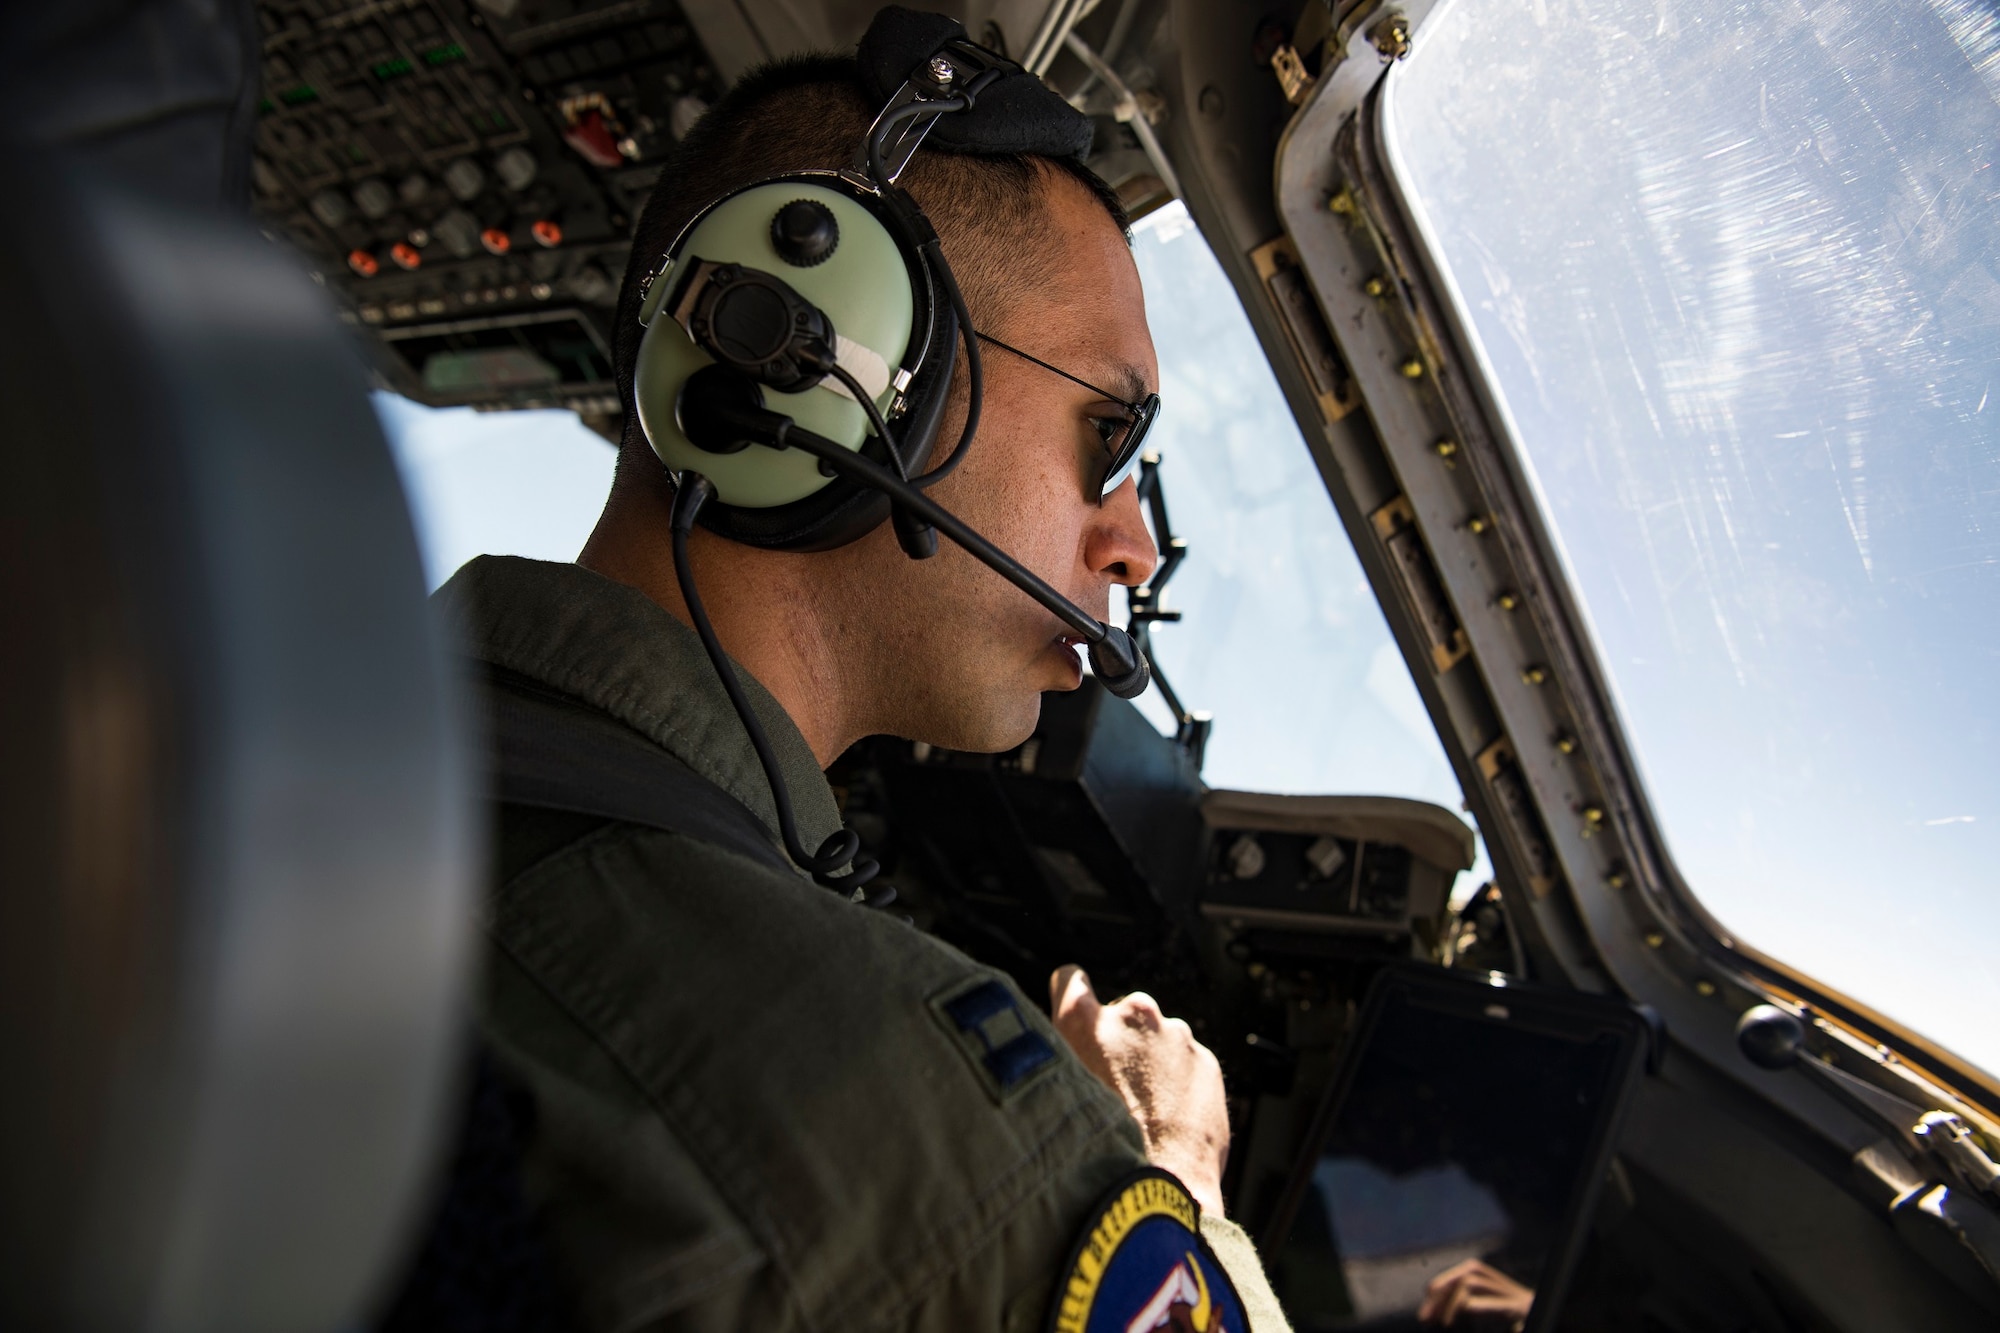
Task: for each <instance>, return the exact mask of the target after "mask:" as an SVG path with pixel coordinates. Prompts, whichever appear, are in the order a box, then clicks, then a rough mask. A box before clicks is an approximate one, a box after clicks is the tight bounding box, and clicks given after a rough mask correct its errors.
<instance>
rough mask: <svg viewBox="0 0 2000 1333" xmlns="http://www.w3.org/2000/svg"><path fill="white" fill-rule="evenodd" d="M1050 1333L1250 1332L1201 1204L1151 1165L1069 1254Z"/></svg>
mask: <svg viewBox="0 0 2000 1333" xmlns="http://www.w3.org/2000/svg"><path fill="white" fill-rule="evenodd" d="M1048 1327H1049V1329H1050V1333H1151V1330H1154V1329H1163V1330H1167V1333H1249V1328H1250V1320H1249V1318H1248V1317H1247V1316H1246V1315H1245V1314H1244V1311H1243V1301H1242V1299H1241V1298H1240V1297H1238V1296H1237V1294H1236V1288H1235V1287H1234V1286H1232V1285H1230V1281H1229V1275H1228V1274H1227V1273H1225V1272H1223V1271H1222V1265H1221V1264H1219V1263H1217V1262H1216V1259H1215V1255H1214V1254H1213V1253H1212V1252H1211V1251H1210V1250H1209V1248H1208V1243H1207V1242H1206V1241H1204V1240H1203V1239H1202V1238H1201V1205H1199V1204H1197V1203H1196V1202H1195V1201H1194V1198H1193V1196H1192V1195H1190V1194H1189V1193H1188V1192H1187V1189H1186V1187H1185V1186H1183V1185H1182V1184H1181V1183H1180V1181H1178V1180H1176V1179H1174V1178H1173V1177H1172V1176H1170V1175H1168V1174H1167V1173H1166V1172H1164V1171H1160V1170H1157V1169H1153V1168H1148V1169H1146V1170H1144V1171H1142V1172H1140V1173H1139V1174H1138V1175H1135V1176H1132V1177H1131V1178H1129V1179H1127V1180H1126V1181H1125V1182H1124V1183H1123V1184H1121V1185H1120V1186H1118V1188H1117V1189H1115V1190H1113V1191H1111V1193H1110V1194H1108V1195H1106V1196H1105V1198H1104V1200H1103V1201H1102V1202H1101V1203H1099V1204H1098V1206H1097V1207H1096V1209H1094V1210H1093V1211H1092V1213H1091V1215H1090V1221H1089V1224H1088V1225H1087V1226H1086V1227H1085V1228H1084V1231H1083V1235H1082V1237H1081V1238H1079V1239H1078V1241H1077V1244H1076V1250H1075V1252H1074V1253H1072V1254H1071V1255H1070V1260H1069V1264H1068V1265H1067V1266H1066V1267H1065V1269H1064V1275H1063V1280H1062V1282H1061V1284H1060V1285H1059V1286H1058V1287H1057V1288H1056V1297H1055V1306H1054V1308H1053V1309H1052V1310H1050V1312H1049V1324H1048Z"/></svg>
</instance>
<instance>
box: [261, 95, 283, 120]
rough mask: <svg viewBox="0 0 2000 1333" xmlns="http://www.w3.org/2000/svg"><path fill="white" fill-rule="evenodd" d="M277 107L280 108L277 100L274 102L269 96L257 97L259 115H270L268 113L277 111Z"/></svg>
mask: <svg viewBox="0 0 2000 1333" xmlns="http://www.w3.org/2000/svg"><path fill="white" fill-rule="evenodd" d="M277 109H278V104H277V103H276V102H273V101H272V100H271V99H270V98H268V97H260V98H258V99H257V114H258V115H260V116H268V115H270V114H271V113H272V112H273V111H276V110H277Z"/></svg>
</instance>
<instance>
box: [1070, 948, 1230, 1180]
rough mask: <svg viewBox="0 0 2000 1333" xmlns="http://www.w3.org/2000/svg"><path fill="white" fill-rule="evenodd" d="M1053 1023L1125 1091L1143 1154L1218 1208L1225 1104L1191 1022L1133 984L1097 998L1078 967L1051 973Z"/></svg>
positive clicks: (1091, 1066) (1210, 1058)
mask: <svg viewBox="0 0 2000 1333" xmlns="http://www.w3.org/2000/svg"><path fill="white" fill-rule="evenodd" d="M1049 1009H1050V1012H1051V1013H1053V1014H1054V1016H1055V1022H1056V1031H1058V1032H1060V1033H1062V1035H1063V1040H1065V1041H1067V1042H1068V1043H1069V1045H1070V1049H1071V1050H1073V1051H1075V1052H1076V1054H1077V1058H1078V1059H1080V1060H1082V1061H1083V1063H1084V1067H1085V1068H1086V1069H1088V1070H1090V1072H1091V1073H1093V1074H1095V1075H1097V1077H1098V1078H1100V1079H1102V1080H1103V1081H1104V1083H1105V1086H1107V1087H1109V1088H1110V1089H1111V1090H1112V1091H1113V1092H1115V1093H1117V1094H1118V1095H1119V1096H1120V1097H1123V1098H1124V1099H1125V1105H1126V1106H1127V1107H1129V1108H1130V1109H1131V1112H1132V1118H1133V1119H1134V1120H1137V1121H1138V1122H1139V1133H1140V1134H1141V1135H1142V1136H1143V1137H1144V1138H1145V1140H1146V1158H1147V1160H1148V1161H1150V1162H1152V1164H1153V1165H1154V1166H1158V1167H1162V1168H1164V1169H1166V1170H1168V1171H1171V1172H1173V1173H1174V1174H1175V1175H1176V1176H1179V1177H1180V1180H1181V1183H1182V1184H1183V1185H1186V1186H1187V1188H1188V1193H1190V1194H1192V1195H1194V1198H1195V1202H1196V1203H1199V1204H1200V1205H1201V1206H1202V1211H1204V1212H1210V1213H1214V1214H1215V1215H1216V1216H1217V1217H1220V1216H1222V1165H1223V1163H1224V1162H1226V1161H1228V1160H1229V1105H1228V1102H1227V1101H1226V1100H1225V1099H1224V1096H1223V1092H1222V1066H1221V1065H1220V1064H1218V1063H1217V1062H1216V1059H1215V1055H1214V1053H1213V1052H1211V1051H1210V1050H1209V1049H1208V1048H1207V1047H1206V1046H1203V1045H1202V1044H1201V1043H1200V1042H1198V1041H1196V1040H1195V1039H1194V1033H1192V1032H1190V1031H1189V1030H1188V1025H1187V1024H1186V1023H1183V1022H1182V1021H1181V1020H1180V1019H1178V1018H1168V1017H1166V1016H1165V1015H1164V1014H1162V1013H1161V1012H1160V1006H1159V1005H1158V1004H1157V1003H1155V1002H1154V1000H1153V997H1152V996H1150V995H1147V994H1145V993H1143V992H1139V991H1135V992H1133V993H1132V994H1130V995H1127V996H1126V997H1125V998H1124V999H1122V1000H1117V1001H1114V1002H1113V1003H1111V1004H1100V1003H1098V999H1097V995H1096V993H1095V992H1094V991H1092V990H1091V988H1090V978H1089V977H1087V976H1085V975H1084V974H1083V971H1082V969H1081V968H1077V967H1059V968H1057V969H1056V971H1055V973H1054V975H1052V976H1051V977H1050V978H1049Z"/></svg>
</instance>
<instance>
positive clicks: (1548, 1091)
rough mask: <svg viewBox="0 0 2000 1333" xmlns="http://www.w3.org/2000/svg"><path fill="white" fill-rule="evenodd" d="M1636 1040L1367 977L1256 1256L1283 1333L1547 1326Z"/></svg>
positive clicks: (1538, 1005)
mask: <svg viewBox="0 0 2000 1333" xmlns="http://www.w3.org/2000/svg"><path fill="white" fill-rule="evenodd" d="M1647 1039H1648V1029H1647V1022H1646V1019H1645V1017H1644V1016H1643V1015H1642V1014H1641V1013H1640V1012H1639V1011H1637V1010H1635V1009H1633V1008H1631V1007H1630V1006H1628V1005H1625V1004H1623V1003H1620V1002H1618V1001H1615V1000H1608V999H1603V998H1600V997H1596V996H1587V995H1580V994H1576V993H1560V994H1559V993H1554V992H1550V991H1545V990H1540V989H1536V988H1533V987H1524V986H1522V985H1520V984H1519V983H1516V982H1512V981H1509V980H1508V979H1506V978H1503V977H1501V976H1499V975H1498V974H1497V973H1496V974H1491V975H1490V977H1489V978H1486V979H1482V978H1477V977H1468V976H1465V975H1464V974H1454V973H1450V972H1446V971H1444V970H1442V969H1439V968H1430V967H1417V966H1399V967H1395V968H1391V969H1388V970H1386V971H1384V972H1383V973H1381V975H1380V976H1379V978H1378V979H1377V981H1376V982H1375V985H1374V986H1373V987H1372V988H1371V990H1370V992H1369V995H1368V999H1367V1002H1366V1004H1365V1006H1364V1008H1363V1011H1362V1014H1361V1018H1360V1022H1359V1024H1358V1026H1357V1028H1356V1031H1355V1035H1354V1038H1353V1040H1352V1042H1351V1043H1350V1044H1349V1045H1348V1046H1347V1048H1346V1051H1345V1054H1344V1057H1343V1061H1342V1064H1341V1067H1340V1069H1339V1071H1338V1072H1337V1074H1336V1076H1335V1078H1334V1081H1333V1084H1332V1086H1331V1088H1330V1089H1329V1091H1328V1094H1327V1098H1326V1101H1325V1102H1324V1103H1323V1104H1322V1107H1321V1109H1320V1112H1319V1115H1318V1117H1317V1119H1316V1121H1315V1122H1314V1126H1313V1129H1312V1131H1311V1132H1310V1133H1309V1134H1308V1135H1307V1137H1306V1141H1305V1147H1304V1149H1303V1150H1302V1151H1301V1153H1300V1154H1299V1158H1298V1161H1297V1164H1296V1166H1295V1167H1294V1169H1293V1172H1292V1177H1291V1180H1290V1181H1289V1183H1288V1185H1287V1187H1286V1190H1285V1192H1284V1194H1283V1196H1282V1197H1281V1199H1280V1201H1279V1203H1278V1207H1277V1209H1276V1212H1275V1215H1274V1216H1273V1218H1272V1220H1271V1222H1270V1224H1269V1225H1268V1227H1267V1229H1266V1233H1265V1235H1264V1237H1263V1238H1262V1246H1261V1248H1262V1249H1263V1252H1264V1254H1265V1256H1266V1261H1267V1262H1268V1263H1269V1264H1270V1266H1271V1270H1272V1279H1273V1283H1274V1285H1275V1286H1276V1288H1277V1290H1278V1294H1279V1296H1280V1298H1281V1299H1282V1300H1283V1301H1284V1303H1285V1308H1286V1310H1287V1311H1288V1312H1289V1313H1290V1314H1291V1317H1292V1322H1293V1326H1294V1327H1295V1328H1297V1329H1298V1330H1299V1331H1300V1333H1307V1331H1308V1330H1321V1329H1326V1330H1331V1329H1342V1330H1346V1329H1368V1330H1371V1331H1374V1333H1391V1331H1392V1330H1404V1329H1408V1330H1417V1329H1423V1328H1432V1327H1446V1326H1449V1327H1455V1328H1467V1327H1471V1328H1489V1327H1490V1328H1496V1329H1524V1330H1537V1329H1543V1328H1548V1327H1550V1326H1551V1325H1552V1321H1553V1320H1554V1317H1555V1313H1556V1307H1557V1305H1558V1303H1559V1301H1560V1298H1561V1288H1562V1285H1563V1282H1564V1279H1565V1278H1566V1276H1567V1275H1568V1271H1569V1268H1570V1266H1571V1264H1572V1263H1573V1262H1574V1260H1575V1257H1576V1253H1577V1249H1578V1242H1579V1240H1580V1239H1581V1233H1582V1228H1583V1225H1584V1223H1585V1222H1586V1221H1587V1220H1588V1218H1589V1216H1590V1208H1591V1205H1592V1200H1593V1199H1594V1197H1595V1195H1596V1192H1597V1184H1598V1182H1599V1180H1600V1179H1601V1178H1602V1176H1603V1174H1604V1171H1605V1165H1606V1159H1607V1157H1608V1155H1609V1153H1610V1150H1611V1146H1612V1142H1613V1132H1614V1130H1615V1128H1616V1125H1617V1121H1618V1117H1619V1113H1620V1111H1621V1110H1622V1109H1623V1106H1624V1102H1625V1100H1626V1097H1627V1094H1628V1093H1629V1091H1630V1089H1631V1087H1632V1085H1633V1082H1634V1079H1635V1076H1636V1075H1637V1073H1638V1072H1639V1070H1640V1068H1641V1066H1642V1064H1643V1062H1644V1057H1645V1053H1646V1043H1647Z"/></svg>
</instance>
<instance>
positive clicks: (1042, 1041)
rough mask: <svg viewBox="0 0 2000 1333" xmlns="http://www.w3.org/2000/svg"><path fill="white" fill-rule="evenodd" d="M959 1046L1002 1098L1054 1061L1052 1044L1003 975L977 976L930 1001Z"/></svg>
mask: <svg viewBox="0 0 2000 1333" xmlns="http://www.w3.org/2000/svg"><path fill="white" fill-rule="evenodd" d="M931 1008H932V1009H933V1010H934V1011H935V1012H936V1013H937V1015H938V1017H939V1018H940V1019H941V1020H943V1022H944V1025H945V1028H946V1030H947V1031H949V1032H950V1033H951V1034H952V1036H953V1037H954V1038H955V1039H956V1040H957V1042H958V1048H959V1050H961V1051H963V1052H964V1053H965V1056H966V1058H967V1059H969V1060H970V1061H972V1065H973V1068H975V1069H977V1070H978V1071H979V1072H980V1073H981V1074H982V1075H984V1076H985V1081H986V1090H987V1091H988V1092H990V1093H992V1094H993V1098H994V1100H995V1101H1005V1100H1006V1099H1007V1098H1008V1097H1009V1096H1010V1095H1012V1094H1013V1092H1014V1091H1015V1089H1017V1088H1019V1087H1020V1086H1021V1085H1022V1084H1024V1083H1026V1082H1027V1081H1028V1080H1029V1079H1030V1078H1031V1077H1033V1076H1034V1074H1035V1073H1037V1072H1038V1071H1040V1070H1042V1069H1045V1068H1047V1067H1048V1066H1049V1065H1052V1064H1054V1063H1055V1059H1056V1051H1055V1047H1053V1046H1051V1045H1050V1044H1049V1039H1048V1038H1047V1037H1044V1036H1043V1035H1042V1034H1041V1033H1039V1032H1037V1031H1036V1030H1035V1029H1034V1027H1033V1026H1031V1025H1030V1024H1029V1022H1028V1019H1027V1016H1026V1015H1025V1014H1023V1013H1022V1012H1021V1006H1020V1003H1019V1002H1018V1001H1017V1000H1016V999H1015V998H1014V992H1013V991H1012V990H1011V989H1009V988H1008V986H1007V984H1006V983H1005V982H1002V981H981V982H976V983H974V984H973V985H972V986H970V987H968V988H963V989H961V990H959V991H957V992H956V993H951V992H947V993H946V994H945V995H943V996H940V997H939V998H937V999H934V1000H932V1001H931Z"/></svg>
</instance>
